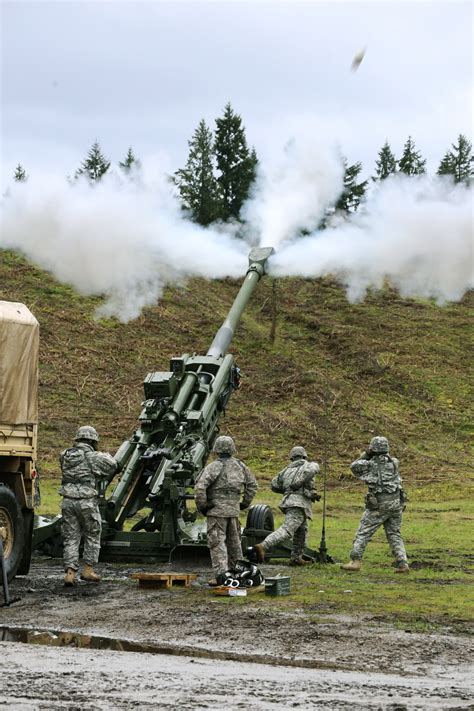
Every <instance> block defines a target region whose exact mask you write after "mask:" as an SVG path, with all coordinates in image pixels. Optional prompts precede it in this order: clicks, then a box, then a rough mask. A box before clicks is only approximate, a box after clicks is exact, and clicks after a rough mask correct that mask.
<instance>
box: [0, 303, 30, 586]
mask: <svg viewBox="0 0 474 711" xmlns="http://www.w3.org/2000/svg"><path fill="white" fill-rule="evenodd" d="M38 350H39V325H38V321H37V320H36V319H35V317H34V316H33V314H32V313H31V312H30V311H29V309H28V308H27V307H26V306H24V304H19V303H12V302H9V301H0V528H2V529H3V535H4V541H3V546H4V558H5V563H6V570H7V576H8V579H9V580H11V579H12V578H13V577H14V576H15V575H16V574H17V573H18V574H21V575H25V574H26V573H28V571H29V568H30V560H31V551H32V536H33V525H34V506H35V502H36V501H37V500H38V496H39V488H38V475H37V470H36V450H37V434H38Z"/></svg>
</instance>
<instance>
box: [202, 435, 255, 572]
mask: <svg viewBox="0 0 474 711" xmlns="http://www.w3.org/2000/svg"><path fill="white" fill-rule="evenodd" d="M220 439H226V440H227V439H229V440H230V437H226V438H224V437H222V438H220V437H219V438H218V440H220ZM218 440H216V444H217V442H218ZM232 444H233V443H232ZM234 451H235V448H234ZM256 491H257V482H256V480H255V477H254V475H253V474H252V472H251V471H250V469H249V468H248V467H247V466H246V465H245V464H244V463H243V462H241V461H239V460H238V459H235V458H234V457H231V456H220V457H219V459H217V460H216V461H214V462H212V463H211V464H208V465H207V467H205V468H204V469H203V470H202V472H201V474H200V475H199V477H198V479H197V482H196V486H195V490H194V496H195V500H196V506H197V508H198V510H199V511H201V512H202V513H205V515H206V516H207V545H208V546H209V550H210V553H211V562H212V567H213V570H214V572H215V574H216V577H217V576H219V575H222V574H223V573H226V572H227V571H228V570H231V569H232V568H233V567H234V565H235V563H236V561H237V560H238V559H239V558H242V557H243V555H242V544H241V539H240V522H239V513H240V510H241V509H246V508H248V507H249V506H250V504H251V502H252V499H253V497H254V496H255V493H256ZM242 492H243V498H242V502H240V496H241V493H242Z"/></svg>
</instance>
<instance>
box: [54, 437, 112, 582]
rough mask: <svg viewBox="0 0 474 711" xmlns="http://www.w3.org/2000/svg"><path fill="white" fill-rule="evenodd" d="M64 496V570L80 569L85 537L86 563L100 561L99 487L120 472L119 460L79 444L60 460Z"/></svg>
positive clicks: (65, 451)
mask: <svg viewBox="0 0 474 711" xmlns="http://www.w3.org/2000/svg"><path fill="white" fill-rule="evenodd" d="M59 461H60V463H61V470H62V482H61V488H60V489H59V493H60V495H61V496H63V497H64V498H63V503H62V506H61V513H62V516H63V522H62V530H63V538H64V569H65V570H66V571H67V570H68V568H71V569H72V570H78V568H79V546H80V544H81V539H82V538H84V556H83V557H84V562H85V563H86V565H91V566H92V565H94V564H95V563H97V561H98V560H99V552H100V534H101V530H102V521H101V517H100V513H99V505H98V495H99V492H98V488H97V486H98V484H99V483H100V481H101V480H107V479H108V478H109V477H111V476H112V475H113V474H115V472H116V471H117V469H118V465H117V462H116V460H115V459H114V458H113V457H111V456H110V454H106V453H105V452H96V451H95V450H94V448H93V447H92V446H91V445H89V444H86V443H85V442H77V443H76V444H75V445H74V446H73V447H71V448H70V449H65V450H64V451H63V452H61V455H60V457H59Z"/></svg>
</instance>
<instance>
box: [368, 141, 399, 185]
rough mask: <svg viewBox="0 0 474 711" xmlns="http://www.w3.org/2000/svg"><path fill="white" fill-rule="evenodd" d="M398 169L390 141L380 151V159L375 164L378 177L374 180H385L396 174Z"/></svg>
mask: <svg viewBox="0 0 474 711" xmlns="http://www.w3.org/2000/svg"><path fill="white" fill-rule="evenodd" d="M396 169H397V160H396V158H395V156H394V155H393V153H392V149H391V148H390V146H389V144H388V141H385V143H384V145H383V146H382V148H381V150H380V151H379V159H378V160H377V161H376V162H375V173H376V176H375V177H374V178H372V180H385V178H388V176H389V175H392V173H395V171H396Z"/></svg>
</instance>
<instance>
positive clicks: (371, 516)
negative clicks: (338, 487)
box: [341, 437, 409, 573]
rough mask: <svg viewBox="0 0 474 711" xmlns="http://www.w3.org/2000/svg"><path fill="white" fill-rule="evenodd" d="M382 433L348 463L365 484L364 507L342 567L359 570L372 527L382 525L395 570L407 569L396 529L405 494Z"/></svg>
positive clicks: (397, 571) (401, 540) (405, 556)
mask: <svg viewBox="0 0 474 711" xmlns="http://www.w3.org/2000/svg"><path fill="white" fill-rule="evenodd" d="M388 452H389V444H388V440H387V438H386V437H373V439H372V440H371V441H370V445H369V448H368V450H367V451H366V452H364V454H363V455H362V456H361V457H360V458H359V459H356V461H355V462H352V464H351V471H352V473H353V474H354V475H355V476H356V477H357V478H358V479H360V480H361V481H365V482H366V483H367V484H368V485H369V492H368V494H367V496H366V497H365V511H364V514H363V516H362V518H361V521H360V524H359V528H358V529H357V533H356V535H355V538H354V543H353V545H352V551H351V556H350V557H351V560H350V562H349V563H347V564H346V565H342V566H341V568H342V569H343V570H360V569H361V566H362V556H363V554H364V550H365V547H366V545H367V543H368V542H369V541H370V539H371V538H372V536H373V535H374V533H375V531H376V530H377V529H378V528H380V526H383V527H384V530H385V535H386V536H387V541H388V542H389V545H390V548H391V549H392V553H393V556H394V558H395V561H396V563H397V568H396V570H395V572H396V573H408V571H409V567H408V559H407V554H406V551H405V545H404V543H403V539H402V536H401V533H400V527H401V525H402V511H403V510H404V508H405V506H404V504H405V501H406V495H405V493H404V491H403V489H402V486H401V484H402V480H401V478H400V474H399V471H398V459H395V458H394V457H391V456H390V455H389V453H388Z"/></svg>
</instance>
